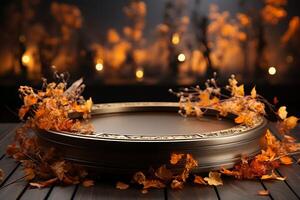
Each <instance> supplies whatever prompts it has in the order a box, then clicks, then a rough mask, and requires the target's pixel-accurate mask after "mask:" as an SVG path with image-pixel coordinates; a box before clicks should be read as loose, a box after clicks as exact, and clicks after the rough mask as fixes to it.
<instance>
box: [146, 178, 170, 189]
mask: <svg viewBox="0 0 300 200" xmlns="http://www.w3.org/2000/svg"><path fill="white" fill-rule="evenodd" d="M143 185H144V188H143V189H149V188H158V189H162V188H165V187H166V185H165V184H164V183H163V182H161V181H160V180H146V181H144V182H143Z"/></svg>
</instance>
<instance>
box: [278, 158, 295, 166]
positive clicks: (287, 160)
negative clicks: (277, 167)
mask: <svg viewBox="0 0 300 200" xmlns="http://www.w3.org/2000/svg"><path fill="white" fill-rule="evenodd" d="M280 162H281V163H282V164H284V165H291V164H293V160H292V158H291V157H289V156H284V157H281V158H280Z"/></svg>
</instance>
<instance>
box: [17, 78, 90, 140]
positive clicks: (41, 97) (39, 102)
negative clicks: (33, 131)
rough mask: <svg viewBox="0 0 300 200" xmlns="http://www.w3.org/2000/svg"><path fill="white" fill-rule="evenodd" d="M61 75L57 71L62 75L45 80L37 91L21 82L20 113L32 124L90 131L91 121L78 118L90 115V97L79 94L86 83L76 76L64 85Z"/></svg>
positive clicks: (62, 129)
mask: <svg viewBox="0 0 300 200" xmlns="http://www.w3.org/2000/svg"><path fill="white" fill-rule="evenodd" d="M64 77H65V76H64V74H60V75H58V78H60V79H62V81H61V82H59V83H54V82H52V83H47V81H46V80H44V84H43V88H42V90H38V91H36V90H34V89H33V88H32V87H28V86H21V87H20V88H19V92H20V96H21V97H22V99H23V102H24V105H23V106H22V107H21V108H20V110H19V117H20V119H24V118H27V119H32V120H31V122H32V123H31V125H32V126H33V127H32V128H39V129H44V130H56V131H68V132H78V133H81V134H91V133H92V131H93V129H92V126H91V124H89V123H86V122H85V121H83V120H79V119H78V118H83V119H87V118H89V117H90V112H91V108H92V100H91V98H90V99H88V100H85V99H84V98H83V97H82V96H81V93H82V91H83V89H84V87H85V86H84V84H83V83H82V82H83V80H82V79H79V80H77V81H76V82H74V83H73V84H72V85H71V86H70V87H69V88H67V83H66V81H64Z"/></svg>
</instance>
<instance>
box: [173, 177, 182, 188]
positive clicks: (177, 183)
mask: <svg viewBox="0 0 300 200" xmlns="http://www.w3.org/2000/svg"><path fill="white" fill-rule="evenodd" d="M183 184H184V182H182V181H178V180H176V179H174V180H173V181H172V183H171V188H172V189H173V190H179V189H180V190H181V189H183Z"/></svg>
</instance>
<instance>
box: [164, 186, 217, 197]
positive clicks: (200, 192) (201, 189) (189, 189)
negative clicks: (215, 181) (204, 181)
mask: <svg viewBox="0 0 300 200" xmlns="http://www.w3.org/2000/svg"><path fill="white" fill-rule="evenodd" d="M167 195H168V199H172V200H180V199H190V200H193V199H207V200H217V199H218V196H217V193H216V191H215V189H214V187H213V186H202V185H190V184H186V185H185V186H184V189H183V190H171V189H168V190H167Z"/></svg>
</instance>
